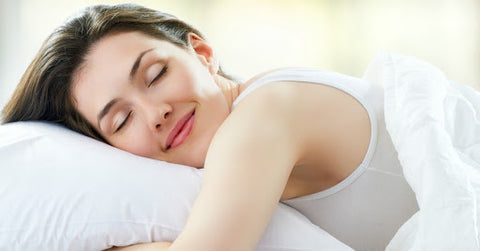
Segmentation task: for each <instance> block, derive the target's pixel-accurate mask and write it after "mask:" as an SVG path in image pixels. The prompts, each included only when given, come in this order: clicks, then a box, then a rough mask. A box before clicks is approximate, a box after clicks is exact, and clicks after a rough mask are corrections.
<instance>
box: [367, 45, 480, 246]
mask: <svg viewBox="0 0 480 251" xmlns="http://www.w3.org/2000/svg"><path fill="white" fill-rule="evenodd" d="M368 74H369V76H370V78H375V77H376V80H377V82H381V84H382V85H383V87H384V89H385V120H386V125H387V129H388V132H389V133H390V135H391V137H392V141H393V142H394V145H395V148H396V149H397V151H398V156H399V159H400V163H401V164H402V166H403V171H404V174H405V177H406V179H407V181H408V183H409V184H410V186H411V187H412V189H413V190H414V191H415V194H416V197H417V201H418V204H419V207H420V210H419V212H417V213H416V214H415V215H414V216H413V217H412V218H411V219H409V220H408V221H407V222H406V223H405V224H404V225H403V226H402V227H401V228H400V229H399V231H398V232H397V234H396V235H395V237H394V238H393V239H392V241H391V242H390V244H389V246H388V247H387V250H480V233H479V230H480V203H479V202H480V93H478V92H476V91H475V90H474V89H472V88H470V87H468V86H464V85H459V84H456V83H453V82H450V81H448V80H447V79H446V78H445V76H444V74H443V73H442V72H441V71H440V70H438V69H437V68H436V67H434V66H432V65H430V64H428V63H426V62H423V61H420V60H418V59H415V58H411V57H406V56H401V55H396V54H389V53H382V54H380V55H379V56H378V57H377V58H376V60H375V61H374V63H373V64H372V66H371V67H370V72H369V73H368ZM374 80H375V79H374Z"/></svg>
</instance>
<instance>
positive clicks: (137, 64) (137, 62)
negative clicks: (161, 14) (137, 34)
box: [97, 48, 155, 129]
mask: <svg viewBox="0 0 480 251" xmlns="http://www.w3.org/2000/svg"><path fill="white" fill-rule="evenodd" d="M153 49H155V48H150V49H148V50H145V51H143V52H141V53H140V54H139V55H138V57H137V59H136V60H135V62H134V63H133V66H132V69H131V70H130V80H133V79H134V78H135V75H136V74H137V71H138V68H139V67H140V62H141V61H142V58H143V56H144V55H145V54H146V53H147V52H150V51H152V50H153ZM118 101H119V99H118V98H114V99H112V100H110V102H108V103H107V104H106V105H105V106H104V107H103V109H102V110H101V111H100V112H99V113H98V115H97V123H98V128H100V129H101V127H100V121H101V120H102V119H103V117H105V115H107V113H108V112H109V111H110V109H112V107H113V106H114V105H115V104H116V103H118Z"/></svg>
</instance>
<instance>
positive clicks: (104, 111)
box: [97, 98, 119, 129]
mask: <svg viewBox="0 0 480 251" xmlns="http://www.w3.org/2000/svg"><path fill="white" fill-rule="evenodd" d="M118 100H119V99H118V98H114V99H112V100H110V102H108V104H106V105H105V106H104V107H103V109H102V110H101V111H100V112H99V113H98V115H97V123H98V128H100V129H101V127H100V121H101V120H102V119H103V117H105V115H107V113H108V112H109V111H110V109H112V107H113V105H115V104H116V103H117V102H118Z"/></svg>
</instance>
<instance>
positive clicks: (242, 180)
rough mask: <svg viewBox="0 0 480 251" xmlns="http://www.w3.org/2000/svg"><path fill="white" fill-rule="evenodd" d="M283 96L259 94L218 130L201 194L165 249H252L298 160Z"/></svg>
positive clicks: (266, 91) (298, 150)
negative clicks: (169, 246)
mask: <svg viewBox="0 0 480 251" xmlns="http://www.w3.org/2000/svg"><path fill="white" fill-rule="evenodd" d="M284 95H285V93H284V92H283V91H282V90H280V91H273V92H272V91H271V90H269V89H268V88H263V89H262V88H260V89H258V90H257V91H256V92H254V93H251V94H250V95H249V96H247V97H246V98H245V100H244V101H242V103H240V104H239V105H238V106H237V108H236V109H235V110H234V112H232V114H231V115H230V116H229V118H228V119H227V120H226V121H225V123H224V124H223V125H222V126H221V127H220V129H219V131H218V132H217V134H216V135H215V137H214V139H213V141H212V144H211V146H210V148H209V151H208V154H207V159H206V162H205V172H204V180H203V183H202V188H201V191H200V193H199V195H198V197H197V200H196V201H195V204H194V206H193V208H192V210H191V213H190V216H189V219H188V221H187V224H186V226H185V228H184V230H183V232H182V233H181V234H180V236H179V237H178V238H177V240H176V241H175V242H174V243H173V244H172V246H171V248H173V249H176V248H178V249H179V250H251V249H253V248H254V247H255V245H256V243H257V242H258V240H259V239H260V237H261V235H262V233H263V231H264V230H265V228H266V226H267V224H268V222H269V220H270V217H271V215H272V214H273V211H274V209H275V207H276V205H277V203H278V202H279V199H280V197H281V195H282V193H283V190H284V188H285V185H286V183H287V181H288V177H289V176H290V173H291V171H292V169H293V166H294V165H295V163H296V161H297V160H298V158H299V156H300V154H301V147H300V144H301V142H300V140H299V139H298V138H297V137H296V135H295V133H292V128H293V126H294V125H293V123H294V119H292V118H291V116H290V115H291V114H290V113H292V112H293V111H292V110H291V109H292V108H291V107H288V106H289V104H288V102H285V101H286V100H284V99H283V98H282V96H284ZM247 99H248V100H247Z"/></svg>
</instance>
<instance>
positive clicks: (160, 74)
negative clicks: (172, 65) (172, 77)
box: [147, 66, 168, 87]
mask: <svg viewBox="0 0 480 251" xmlns="http://www.w3.org/2000/svg"><path fill="white" fill-rule="evenodd" d="M167 69H168V66H164V67H163V68H162V70H161V71H160V73H158V75H157V76H156V77H155V78H153V80H152V82H150V84H148V86H147V87H150V86H152V85H153V84H154V83H155V82H156V81H157V80H158V79H159V78H161V77H162V76H163V75H164V74H165V73H166V72H167Z"/></svg>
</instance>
